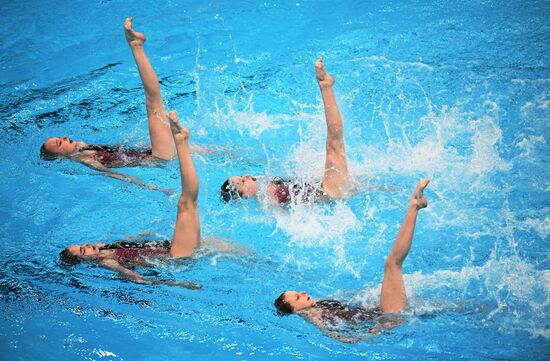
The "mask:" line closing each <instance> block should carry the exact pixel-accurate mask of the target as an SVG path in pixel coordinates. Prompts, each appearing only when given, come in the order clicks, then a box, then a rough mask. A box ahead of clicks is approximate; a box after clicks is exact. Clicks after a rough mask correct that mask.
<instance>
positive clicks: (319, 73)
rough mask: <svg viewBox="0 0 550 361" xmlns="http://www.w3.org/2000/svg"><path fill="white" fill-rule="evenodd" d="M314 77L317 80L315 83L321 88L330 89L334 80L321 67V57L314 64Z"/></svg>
mask: <svg viewBox="0 0 550 361" xmlns="http://www.w3.org/2000/svg"><path fill="white" fill-rule="evenodd" d="M315 77H316V78H317V83H319V86H320V87H321V88H330V87H332V86H333V85H334V78H333V77H332V76H331V75H330V74H329V73H327V72H326V71H325V68H324V67H323V57H322V56H320V57H319V59H317V61H316V62H315Z"/></svg>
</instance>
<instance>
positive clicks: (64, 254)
mask: <svg viewBox="0 0 550 361" xmlns="http://www.w3.org/2000/svg"><path fill="white" fill-rule="evenodd" d="M59 258H61V261H62V262H63V264H64V265H65V266H74V265H77V264H79V263H82V262H84V260H83V259H82V257H80V256H75V255H74V254H72V253H71V252H69V248H68V247H67V248H65V249H64V250H63V251H61V252H59Z"/></svg>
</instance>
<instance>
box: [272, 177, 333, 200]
mask: <svg viewBox="0 0 550 361" xmlns="http://www.w3.org/2000/svg"><path fill="white" fill-rule="evenodd" d="M271 184H273V186H274V188H273V196H274V197H275V199H276V200H277V202H279V204H282V205H287V204H289V203H290V202H291V201H292V200H294V201H296V202H300V203H303V202H311V201H318V200H320V199H322V198H323V190H322V189H319V188H317V187H315V186H313V185H311V184H307V183H306V184H304V185H303V186H302V185H300V184H296V183H291V182H289V181H284V180H282V179H275V180H273V181H272V182H271Z"/></svg>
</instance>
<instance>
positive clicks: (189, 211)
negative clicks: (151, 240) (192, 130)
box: [169, 111, 200, 257]
mask: <svg viewBox="0 0 550 361" xmlns="http://www.w3.org/2000/svg"><path fill="white" fill-rule="evenodd" d="M169 118H170V128H171V130H172V134H173V136H174V142H175V144H176V150H177V153H178V159H179V163H180V172H181V196H180V199H179V201H178V211H177V219H176V229H175V230H174V237H173V239H172V248H171V249H170V253H171V255H172V256H173V257H189V256H191V254H192V253H193V250H194V249H195V248H197V246H198V245H199V242H200V222H199V208H198V194H199V178H198V176H197V172H196V170H195V166H194V164H193V160H192V159H191V152H190V150H189V130H188V129H187V128H184V127H183V126H182V125H181V124H180V122H179V120H178V115H177V113H176V112H175V111H171V112H170V117H169Z"/></svg>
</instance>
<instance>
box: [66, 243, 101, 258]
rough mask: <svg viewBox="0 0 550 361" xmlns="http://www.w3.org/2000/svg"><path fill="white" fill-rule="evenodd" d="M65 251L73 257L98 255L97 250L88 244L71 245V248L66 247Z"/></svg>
mask: <svg viewBox="0 0 550 361" xmlns="http://www.w3.org/2000/svg"><path fill="white" fill-rule="evenodd" d="M67 251H69V253H70V254H71V255H72V256H75V257H84V256H93V255H96V254H99V248H97V247H96V246H94V245H93V244H89V243H84V244H83V245H82V246H81V245H78V244H73V245H72V246H69V247H67Z"/></svg>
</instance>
